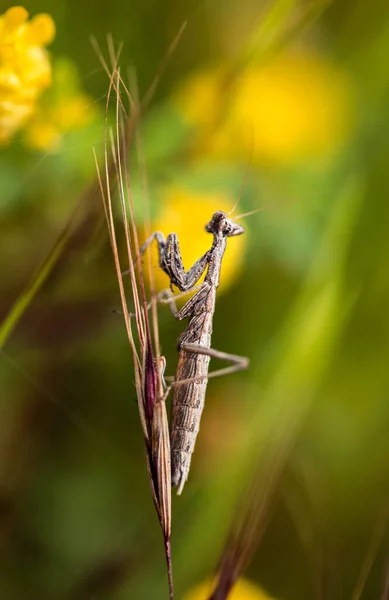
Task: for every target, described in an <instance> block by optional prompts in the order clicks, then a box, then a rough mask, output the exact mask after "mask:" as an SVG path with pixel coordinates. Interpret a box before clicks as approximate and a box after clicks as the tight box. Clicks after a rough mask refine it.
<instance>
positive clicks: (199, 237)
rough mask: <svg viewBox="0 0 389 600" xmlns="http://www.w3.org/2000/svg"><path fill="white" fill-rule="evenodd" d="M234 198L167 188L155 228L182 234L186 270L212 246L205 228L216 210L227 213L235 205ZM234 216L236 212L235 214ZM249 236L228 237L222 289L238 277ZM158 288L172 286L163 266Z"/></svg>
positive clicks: (155, 259) (155, 257)
mask: <svg viewBox="0 0 389 600" xmlns="http://www.w3.org/2000/svg"><path fill="white" fill-rule="evenodd" d="M233 204H234V202H233V200H232V199H229V198H227V197H225V196H224V195H222V194H217V193H210V192H208V193H202V192H194V191H191V190H188V189H183V188H168V189H166V190H164V191H163V193H162V199H161V206H162V210H161V212H160V213H159V215H158V220H157V221H156V222H154V223H153V226H152V229H153V231H155V230H156V229H157V230H159V231H162V232H163V234H164V235H165V236H166V235H167V234H169V233H172V232H175V233H177V235H178V239H179V244H180V251H181V256H182V260H183V263H184V266H185V269H186V270H188V269H189V268H190V267H191V266H192V265H193V263H194V262H196V260H197V259H198V258H200V256H202V255H203V254H204V253H205V252H206V251H207V250H209V248H210V247H211V243H212V237H211V235H210V234H209V233H207V232H206V231H205V225H206V224H207V223H208V222H209V221H210V220H211V217H212V215H213V213H214V212H215V211H216V210H223V211H225V212H226V213H227V212H228V211H230V210H231V208H232V207H233ZM232 217H233V215H232ZM245 237H246V236H245V235H241V236H238V237H234V238H231V239H229V240H228V245H227V250H226V253H225V255H224V259H223V266H222V275H221V281H220V288H221V289H226V288H227V287H228V286H229V285H230V284H231V283H232V282H233V280H234V279H235V278H236V276H237V275H238V273H239V270H240V268H241V265H242V261H243V255H244V248H245ZM153 265H158V254H157V250H156V248H154V250H153ZM154 276H155V281H156V287H157V289H159V290H161V289H165V288H167V287H169V278H168V277H167V275H165V273H163V272H161V270H160V269H159V268H157V269H155V271H154Z"/></svg>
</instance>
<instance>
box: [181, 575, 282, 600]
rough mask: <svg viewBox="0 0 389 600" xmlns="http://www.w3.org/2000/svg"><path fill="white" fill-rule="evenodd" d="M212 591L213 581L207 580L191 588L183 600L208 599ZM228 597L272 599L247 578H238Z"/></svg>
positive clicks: (233, 598) (236, 598)
mask: <svg viewBox="0 0 389 600" xmlns="http://www.w3.org/2000/svg"><path fill="white" fill-rule="evenodd" d="M212 591H213V583H212V582H211V581H207V582H205V583H201V584H200V585H198V586H196V587H194V588H192V589H191V590H190V591H189V592H188V593H187V594H186V595H185V596H184V598H183V600H208V598H209V596H210V594H211V593H212ZM228 598H229V600H273V599H272V598H271V596H269V595H268V594H266V593H265V592H264V591H263V590H261V588H260V587H258V586H257V585H254V583H251V582H249V581H248V580H247V579H239V581H238V582H237V584H236V585H235V586H234V588H233V590H232V592H231V594H230V595H229V597H228Z"/></svg>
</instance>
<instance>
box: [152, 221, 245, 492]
mask: <svg viewBox="0 0 389 600" xmlns="http://www.w3.org/2000/svg"><path fill="white" fill-rule="evenodd" d="M241 216H246V215H241ZM205 229H206V231H207V232H209V233H211V234H212V235H213V242H212V246H211V248H210V249H209V250H207V252H205V254H203V256H201V257H200V258H199V259H198V260H197V261H196V262H195V263H194V265H193V266H192V267H191V268H190V269H189V270H188V271H185V269H184V265H183V262H182V258H181V254H180V248H179V242H178V237H177V234H176V233H171V234H169V235H168V236H167V238H166V239H165V237H164V235H163V234H162V233H161V232H160V231H156V232H154V233H153V234H152V235H151V236H150V237H149V238H148V239H147V240H146V242H145V243H144V244H143V246H142V247H141V249H140V253H141V254H143V253H144V252H145V251H146V248H147V247H148V246H149V245H150V244H151V243H152V242H153V241H154V240H155V241H156V242H157V244H158V255H159V266H160V268H161V269H162V270H163V271H164V272H165V273H166V274H167V275H168V277H169V279H170V289H172V286H173V285H175V286H177V287H178V289H179V290H180V291H181V292H182V294H179V295H178V296H176V297H173V295H172V293H171V292H170V290H166V291H165V292H164V293H162V294H161V297H162V298H163V297H165V300H164V301H165V302H169V303H170V305H171V308H172V312H173V314H174V316H175V317H176V319H178V320H179V321H181V320H183V319H187V318H188V319H189V321H188V324H187V326H186V328H185V330H184V331H183V332H182V334H181V335H180V337H179V339H178V342H177V349H178V352H179V358H178V364H177V369H176V375H175V379H174V381H173V383H172V387H173V404H172V418H171V433H170V436H171V475H172V486H177V488H178V490H177V493H178V494H181V492H182V490H183V488H184V485H185V482H186V480H187V478H188V474H189V469H190V463H191V458H192V454H193V451H194V447H195V443H196V438H197V434H198V431H199V427H200V419H201V413H202V411H203V408H204V401H205V393H206V388H207V383H208V379H209V377H214V376H217V375H226V374H228V373H233V372H235V371H240V370H242V369H247V368H248V366H249V359H248V358H246V357H243V356H237V355H235V354H228V353H226V352H220V351H219V350H215V349H214V348H212V347H211V335H212V325H213V316H214V312H215V301H216V290H217V288H218V286H219V281H220V273H221V267H222V261H223V256H224V253H225V250H226V247H227V238H230V237H235V236H237V235H241V234H243V233H244V231H245V230H244V228H243V227H242V226H241V225H240V224H238V223H237V222H236V220H235V221H234V220H232V219H230V218H229V216H228V214H226V213H224V212H223V211H221V210H218V211H216V212H215V213H214V214H213V216H212V218H211V220H210V221H209V223H208V224H207V225H206V226H205ZM205 270H207V272H206V275H205V278H204V281H203V283H201V284H199V285H196V284H197V282H198V281H199V279H200V277H201V276H202V275H203V273H204V272H205ZM193 291H195V294H194V295H193V296H192V297H191V298H190V299H189V300H188V301H187V302H186V304H185V305H184V306H183V307H182V308H181V309H180V310H177V308H176V305H175V299H176V298H178V297H179V296H182V295H185V294H186V293H190V292H193ZM211 358H218V359H221V360H226V361H229V362H231V363H232V364H231V365H230V366H229V367H225V368H222V369H219V370H218V371H214V372H211V373H208V369H209V362H210V359H211Z"/></svg>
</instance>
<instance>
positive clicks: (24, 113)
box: [0, 6, 55, 143]
mask: <svg viewBox="0 0 389 600" xmlns="http://www.w3.org/2000/svg"><path fill="white" fill-rule="evenodd" d="M54 36H55V26H54V22H53V20H52V18H51V17H50V16H49V15H46V14H41V15H37V16H36V17H34V18H33V19H31V20H30V21H28V12H27V11H26V10H25V9H24V8H23V7H21V6H14V7H12V8H9V9H8V10H7V11H6V12H5V13H4V14H3V15H1V16H0V143H5V142H8V141H9V140H10V139H11V138H12V137H13V135H14V134H15V133H16V132H17V131H18V130H19V129H20V128H21V127H23V126H24V125H25V124H26V123H27V122H28V120H29V119H30V118H31V116H32V115H33V114H34V112H35V110H36V102H37V100H38V98H39V97H40V95H41V94H42V92H43V91H44V90H45V89H46V88H47V87H48V86H49V85H50V84H51V64H50V59H49V55H48V53H47V51H46V49H45V48H44V46H46V45H47V44H49V43H51V41H52V40H53V38H54Z"/></svg>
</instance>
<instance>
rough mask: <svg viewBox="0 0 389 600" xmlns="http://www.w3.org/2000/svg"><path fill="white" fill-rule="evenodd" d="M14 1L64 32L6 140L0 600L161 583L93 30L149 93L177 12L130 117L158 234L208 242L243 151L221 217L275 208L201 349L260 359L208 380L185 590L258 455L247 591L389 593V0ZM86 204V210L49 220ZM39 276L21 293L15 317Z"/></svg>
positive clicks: (190, 256) (210, 559)
mask: <svg viewBox="0 0 389 600" xmlns="http://www.w3.org/2000/svg"><path fill="white" fill-rule="evenodd" d="M9 6H10V5H9V4H7V3H5V4H4V3H0V13H4V11H5V10H7V9H8V8H9ZM25 7H26V9H27V10H28V12H29V13H30V15H31V16H33V15H35V14H37V13H41V12H45V13H49V14H50V15H51V17H52V19H53V20H54V22H55V25H56V36H55V39H54V41H53V43H52V44H51V45H50V46H49V48H48V51H49V52H50V55H51V57H52V79H53V83H52V85H50V86H48V89H47V90H46V91H45V92H44V94H43V95H42V96H39V98H38V99H37V105H36V107H34V111H33V112H34V114H33V116H32V117H31V119H30V120H29V121H26V123H25V124H23V126H21V127H20V128H19V129H18V131H16V132H15V135H13V136H10V137H9V139H7V140H5V141H4V143H3V145H2V146H1V147H0V181H1V194H0V211H1V213H0V215H1V219H0V236H1V237H0V239H1V259H0V261H1V264H2V268H1V278H0V289H1V301H0V310H1V320H2V326H1V328H0V340H1V354H0V384H1V397H0V410H1V413H0V414H1V418H0V449H1V451H0V549H1V557H2V560H1V567H0V598H4V599H7V600H8V599H9V600H18V599H22V598H23V599H25V598H28V599H39V600H42V599H50V600H51V599H55V600H57V599H58V600H59V599H77V598H80V599H84V598H85V599H86V598H99V599H100V598H101V599H102V598H109V599H115V600H122V599H124V598H126V599H127V598H134V599H136V600H143V599H144V600H146V599H154V598H165V597H167V583H166V574H165V566H164V556H163V548H162V536H161V532H160V529H159V525H158V521H157V518H156V515H155V512H154V507H153V504H152V499H151V495H150V491H149V487H148V482H147V475H146V470H145V461H144V451H143V441H142V434H141V429H140V425H139V418H138V411H137V407H136V404H135V390H134V385H133V373H132V366H131V356H130V352H129V347H128V341H127V338H126V334H125V328H124V323H123V320H122V318H121V317H120V316H118V315H116V314H113V310H114V309H117V308H119V307H120V299H119V294H118V288H117V281H116V279H115V271H114V264H113V260H112V254H111V249H110V246H109V240H108V236H107V231H106V227H105V222H104V216H103V210H102V202H101V198H100V197H99V194H95V193H93V181H94V179H95V165H94V160H93V154H92V147H95V148H96V151H97V153H98V154H99V155H100V156H101V154H102V150H103V136H104V133H103V127H104V110H105V99H106V93H107V88H108V78H107V75H106V74H105V73H104V70H103V68H102V67H101V65H100V62H99V60H98V58H97V56H96V54H95V52H94V50H93V49H92V46H91V44H90V40H89V36H90V35H93V36H94V37H95V38H96V39H97V40H98V42H99V45H100V47H101V49H102V52H103V54H104V56H106V57H108V49H107V44H106V35H107V33H111V34H112V36H113V40H114V42H115V44H116V45H117V44H118V43H119V42H121V41H123V42H124V48H123V52H122V56H121V59H120V64H121V67H122V73H123V76H124V77H125V78H127V72H128V68H129V67H135V69H136V73H137V78H138V83H139V89H140V95H141V97H143V96H144V94H145V93H146V91H147V89H148V86H149V85H150V84H151V82H152V80H153V78H154V77H155V75H156V73H159V68H160V65H161V63H163V62H164V57H166V52H167V49H168V47H169V45H170V44H171V42H172V41H173V39H174V38H175V36H176V34H177V32H178V30H179V28H180V26H181V24H182V23H183V21H184V20H187V21H188V22H187V27H186V29H185V31H184V33H183V35H182V38H181V40H180V42H179V45H178V47H177V49H176V50H175V52H174V54H173V55H172V57H171V58H170V59H169V62H168V64H167V66H166V69H164V70H163V72H161V81H160V84H159V86H158V88H157V90H156V93H155V94H154V96H153V98H152V100H151V102H150V105H149V107H148V109H147V111H146V113H145V115H144V116H143V121H142V129H143V140H144V146H145V153H146V166H147V175H148V185H149V192H150V202H151V211H152V221H153V226H154V227H158V228H159V229H162V230H163V231H164V233H165V234H167V233H169V232H170V231H177V232H178V233H179V235H180V238H182V240H183V242H182V254H183V259H184V263H185V265H186V266H187V267H189V266H190V264H191V261H192V262H193V261H194V260H195V259H196V258H197V257H198V256H200V254H201V253H202V252H204V251H205V250H206V249H207V245H209V243H210V239H209V236H207V235H206V234H205V233H204V232H203V226H204V225H205V223H206V222H207V221H208V220H209V219H210V217H211V214H212V212H213V210H216V209H218V208H220V207H223V208H224V207H225V208H226V210H228V209H230V208H231V207H232V206H233V204H234V202H235V200H236V198H237V197H238V196H239V190H240V188H241V185H242V180H243V178H244V173H245V170H246V168H247V165H248V163H249V160H250V155H252V160H251V166H250V169H249V174H248V180H247V184H246V187H245V189H244V192H243V195H242V200H241V202H240V205H239V208H238V209H237V212H238V213H242V212H246V211H251V210H255V209H256V208H259V207H261V206H263V207H266V210H264V211H263V212H261V213H259V214H256V215H253V216H251V217H247V219H245V220H244V223H245V226H247V233H246V234H245V236H243V237H242V238H241V239H239V240H234V239H231V240H230V241H229V244H228V248H227V253H226V258H225V265H224V269H223V272H222V286H221V288H220V293H219V296H218V301H217V310H216V315H215V320H214V334H213V345H214V347H215V348H217V349H220V350H225V351H227V352H232V353H234V354H242V355H245V356H248V357H250V359H251V367H250V370H249V371H248V372H243V373H239V374H236V375H232V376H229V377H227V378H223V379H215V380H212V381H210V382H209V387H208V393H207V398H206V407H205V410H204V414H203V418H202V425H201V430H200V434H199V438H198V441H197V446H196V451H195V455H194V459H193V466H192V471H191V474H190V478H189V481H188V484H187V486H186V488H185V489H184V492H183V495H182V497H180V498H176V497H174V498H173V531H172V552H173V568H174V577H175V584H176V591H177V598H184V597H185V594H186V593H187V592H188V591H189V590H190V589H191V588H192V587H193V586H195V585H196V584H197V583H198V582H200V581H202V580H204V579H207V578H209V577H211V576H212V574H213V573H214V570H215V568H216V566H217V563H218V560H219V557H220V552H221V549H222V546H223V542H224V538H225V535H226V531H227V530H228V528H229V526H230V523H231V519H232V518H233V517H232V515H233V506H234V503H235V499H236V497H237V494H238V490H239V489H241V488H243V489H244V486H245V482H246V481H247V483H249V482H250V480H251V478H252V476H253V475H252V473H253V472H254V471H255V472H256V473H257V480H258V482H259V484H258V492H257V493H258V498H263V497H266V498H268V501H269V505H270V506H271V518H270V520H269V523H268V527H267V528H266V531H265V533H264V535H263V537H262V539H261V543H260V545H259V548H258V550H257V552H256V554H255V556H254V558H253V561H252V563H251V565H250V567H249V570H248V573H247V576H248V578H249V579H251V581H252V582H254V583H257V584H258V585H260V586H261V587H262V588H263V589H265V590H266V592H267V594H268V595H269V596H268V597H269V598H279V599H288V600H289V599H290V600H297V599H299V600H303V599H305V598H306V599H312V598H317V599H318V600H319V599H321V600H324V599H331V600H336V599H343V598H353V600H356V599H357V598H359V597H360V595H359V592H358V589H357V588H358V581H360V582H362V580H363V579H364V577H363V574H364V573H365V571H366V574H368V578H367V582H366V585H364V586H363V587H364V589H363V596H362V597H363V598H372V599H375V598H381V597H382V598H384V597H386V596H385V595H384V593H385V592H384V590H385V580H386V575H387V574H386V568H387V558H388V556H387V554H388V550H389V548H388V541H387V535H386V523H387V516H388V491H389V441H388V430H389V403H388V399H389V385H388V384H389V374H388V373H389V371H388V361H389V320H388V317H387V312H388V306H389V276H388V267H387V263H388V258H389V236H388V219H387V215H388V208H387V202H388V197H389V183H388V172H389V155H388V151H389V121H388V115H389V95H388V92H389V62H388V60H387V57H388V52H389V6H388V4H387V3H386V2H384V1H379V0H375V1H373V2H371V3H367V2H358V3H355V2H345V1H343V2H342V1H336V0H335V1H333V2H329V1H326V2H325V1H323V0H317V1H316V2H315V1H311V2H309V1H308V0H305V1H298V0H282V1H281V0H274V1H270V0H269V2H263V3H260V2H253V1H251V0H243V1H242V2H241V3H237V2H230V1H227V2H218V1H204V2H203V1H201V2H199V3H194V2H181V3H179V2H172V3H169V4H166V3H158V2H155V1H154V2H147V1H143V2H140V1H138V0H137V1H135V2H124V1H123V0H112V1H111V2H109V3H103V2H100V1H94V2H91V1H90V0H86V1H84V2H79V3H77V4H76V3H74V2H73V3H71V2H66V1H65V0H63V1H60V0H51V1H50V0H47V1H46V2H29V3H28V5H27V4H26V5H25ZM2 43H3V42H2ZM4 48H5V46H2V53H3V51H4V52H5V50H4ZM2 57H3V54H2ZM2 60H4V59H3V58H2ZM2 67H3V65H2ZM23 68H24V67H23ZM0 75H2V73H1V69H0ZM1 85H3V83H1ZM1 89H2V88H1ZM73 101H74V102H73ZM0 105H1V110H3V109H4V110H5V108H4V106H3V105H2V100H1V98H0ZM34 106H35V105H34ZM69 107H72V110H70V108H69ZM73 107H75V108H74V111H73ZM11 108H12V107H11ZM112 108H113V107H112ZM6 109H7V110H8V109H9V107H8V106H7V107H6ZM39 111H40V112H39ZM39 115H40V116H39ZM74 115H75V116H74ZM34 119H35V121H34ZM0 123H1V119H0ZM131 164H132V170H131V177H132V189H133V194H134V202H135V205H136V211H137V217H138V218H139V223H140V227H141V223H142V204H141V200H140V197H141V184H140V175H139V169H138V167H137V163H136V160H134V161H132V163H131ZM90 186H92V188H91V187H90ZM90 189H91V190H92V191H90V192H88V190H90ZM77 210H81V212H82V215H83V217H82V218H80V219H79V220H78V221H77V224H76V225H74V226H73V223H72V224H71V225H70V228H69V230H67V229H65V233H63V231H64V228H66V224H67V223H68V222H69V219H70V218H71V215H72V214H73V213H74V211H77ZM61 233H62V235H63V236H64V237H63V238H60V236H61ZM61 239H62V240H63V241H64V243H62V242H61ZM58 240H59V241H58ZM65 242H66V243H65ZM235 242H237V244H235ZM56 243H57V246H56V250H55V252H54V254H50V252H52V249H53V247H55V244H56ZM47 257H49V259H48V261H49V262H48V263H46V270H45V272H44V275H45V276H46V275H47V277H45V281H44V282H43V284H42V285H38V284H39V283H40V280H39V278H38V279H37V277H36V275H34V273H36V272H37V269H38V267H39V265H41V264H42V263H43V261H45V260H47ZM154 262H155V261H154ZM155 264H156V263H155ZM156 273H157V266H156ZM40 274H42V272H41V273H40ZM31 282H35V283H36V284H37V285H36V287H37V289H36V290H34V289H31V287H29V288H28V289H27V295H26V296H23V299H25V303H24V305H20V304H19V305H17V309H16V312H15V311H14V312H10V311H11V310H12V307H13V306H15V304H14V303H15V301H16V299H17V298H18V297H20V294H21V293H22V291H23V290H25V289H26V286H29V285H30V284H31ZM166 283H167V282H166V279H165V280H162V279H161V281H160V286H161V287H163V286H164V285H165V286H166ZM159 314H160V338H161V344H162V351H163V353H164V354H165V355H166V358H167V364H168V369H167V370H168V372H169V374H172V373H174V365H175V361H176V350H175V344H176V339H177V337H178V335H179V333H180V332H181V330H182V323H181V324H180V323H177V322H175V321H174V319H173V318H172V316H171V314H170V311H169V310H168V308H166V307H161V309H160V311H159ZM19 317H20V318H19ZM11 325H12V328H11ZM13 325H15V327H13ZM214 368H216V363H215V365H214ZM280 464H281V467H282V468H280ZM275 465H277V467H276V466H275ZM276 468H280V474H281V476H280V477H279V478H278V479H277V483H276V484H275V485H274V486H273V487H272V486H271V485H270V484H268V474H269V473H271V472H272V470H273V469H276ZM258 502H259V501H258ZM369 559H371V561H370V562H371V563H372V564H371V565H369ZM364 564H365V566H366V569H365V570H364V567H363V565H364ZM370 566H371V568H370ZM386 593H387V592H386ZM258 597H259V596H258ZM266 597H267V596H266ZM198 598H199V600H201V598H200V596H198ZM239 598H241V600H244V598H247V597H246V596H244V595H243V594H242V595H241V596H239ZM239 598H238V596H237V600H239ZM247 600H248V598H247Z"/></svg>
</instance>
